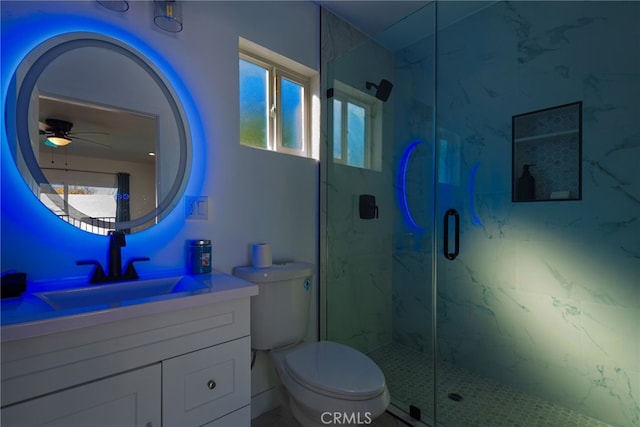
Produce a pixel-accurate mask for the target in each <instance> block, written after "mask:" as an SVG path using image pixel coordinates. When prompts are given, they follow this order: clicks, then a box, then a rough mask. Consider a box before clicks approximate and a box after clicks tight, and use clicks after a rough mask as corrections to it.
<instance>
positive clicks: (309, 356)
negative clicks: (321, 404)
mask: <svg viewBox="0 0 640 427" xmlns="http://www.w3.org/2000/svg"><path fill="white" fill-rule="evenodd" d="M284 369H285V370H286V371H287V373H288V374H289V376H290V377H291V378H292V379H293V380H295V381H296V382H297V383H298V384H300V385H301V386H303V387H305V388H307V389H309V390H311V391H314V392H316V393H319V394H321V395H324V396H328V397H333V398H337V399H343V400H368V399H372V398H375V397H376V396H379V395H380V394H382V393H383V392H384V391H385V390H386V385H385V380H384V374H383V373H382V371H381V370H380V368H379V367H378V366H377V365H376V364H375V363H374V362H373V360H371V359H370V358H369V357H368V356H366V355H365V354H363V353H361V352H359V351H357V350H354V349H353V348H351V347H348V346H346V345H343V344H339V343H334V342H328V341H320V342H316V343H312V344H308V345H305V346H302V347H299V348H296V349H293V350H291V351H290V352H288V353H287V354H286V355H285V357H284Z"/></svg>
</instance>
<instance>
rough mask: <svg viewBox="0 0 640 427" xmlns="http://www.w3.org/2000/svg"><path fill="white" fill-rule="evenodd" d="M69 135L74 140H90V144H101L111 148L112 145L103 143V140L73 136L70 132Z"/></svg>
mask: <svg viewBox="0 0 640 427" xmlns="http://www.w3.org/2000/svg"><path fill="white" fill-rule="evenodd" d="M69 136H70V137H71V138H72V139H73V140H74V141H75V140H79V141H84V142H88V143H89V144H95V145H100V146H101V147H104V148H111V146H110V145H107V144H103V143H101V142H97V141H92V140H90V139H86V138H81V137H79V136H73V135H71V134H70V135H69Z"/></svg>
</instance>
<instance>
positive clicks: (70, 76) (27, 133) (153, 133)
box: [7, 34, 190, 234]
mask: <svg viewBox="0 0 640 427" xmlns="http://www.w3.org/2000/svg"><path fill="white" fill-rule="evenodd" d="M14 82H15V86H16V92H17V94H16V97H15V98H12V97H11V96H7V103H8V104H7V107H12V106H11V105H10V104H9V103H10V102H11V101H10V100H11V99H15V100H16V108H15V118H14V120H15V131H16V136H17V140H16V141H15V144H16V145H17V146H18V147H19V149H18V150H12V152H14V153H16V163H17V167H18V169H19V170H20V171H21V173H22V175H23V177H24V179H25V181H26V182H27V184H28V186H29V188H31V190H32V191H33V193H34V194H35V195H36V196H37V197H38V198H39V199H40V200H41V201H42V202H43V204H44V205H45V206H46V207H48V208H49V209H50V210H51V211H52V212H53V213H55V214H56V215H58V216H59V217H60V218H61V219H63V220H65V221H67V222H69V223H71V224H73V225H76V226H77V227H79V228H82V229H84V230H86V231H89V232H92V233H98V234H106V233H108V231H109V230H113V229H118V230H123V231H125V232H136V231H140V230H144V229H146V228H148V227H150V226H152V225H154V224H155V223H157V222H158V221H159V220H160V219H161V218H162V217H163V216H164V215H166V214H167V213H168V212H169V211H170V210H171V208H173V207H174V206H175V205H176V203H177V201H178V200H179V197H180V196H181V192H182V190H183V188H184V184H185V181H186V171H187V166H188V163H189V162H188V158H189V152H190V150H189V145H188V144H187V142H188V139H187V138H188V134H187V131H186V128H185V123H184V113H183V111H182V109H181V105H180V103H179V100H177V99H176V97H175V95H174V92H173V90H172V88H171V87H170V86H169V85H168V84H167V83H166V82H165V80H164V77H163V76H161V75H160V74H159V73H158V72H156V69H155V67H154V66H153V64H150V63H148V62H147V60H146V59H145V58H142V57H141V56H140V55H139V54H138V53H136V52H133V51H132V50H130V49H129V48H128V47H127V46H124V45H122V44H121V43H119V42H117V41H114V40H111V39H108V38H105V37H103V36H97V35H95V36H94V35H91V37H87V35H86V34H82V35H73V34H68V35H65V36H59V37H58V38H55V39H51V40H49V41H48V42H45V43H44V44H43V45H41V46H39V47H38V48H36V49H34V50H33V51H32V52H31V53H30V54H29V55H28V56H27V57H26V58H25V59H24V60H23V62H22V63H21V65H20V66H19V68H18V70H17V71H16V74H15V76H14ZM7 110H9V108H7ZM55 137H59V138H62V139H61V140H56V139H55ZM9 143H10V144H11V141H9Z"/></svg>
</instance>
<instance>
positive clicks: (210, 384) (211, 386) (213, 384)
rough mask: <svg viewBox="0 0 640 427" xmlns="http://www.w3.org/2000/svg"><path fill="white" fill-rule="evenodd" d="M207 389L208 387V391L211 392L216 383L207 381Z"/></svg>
mask: <svg viewBox="0 0 640 427" xmlns="http://www.w3.org/2000/svg"><path fill="white" fill-rule="evenodd" d="M207 387H209V390H213V389H214V388H216V382H215V381H214V380H209V382H208V383H207Z"/></svg>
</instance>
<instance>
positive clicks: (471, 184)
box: [469, 162, 482, 226]
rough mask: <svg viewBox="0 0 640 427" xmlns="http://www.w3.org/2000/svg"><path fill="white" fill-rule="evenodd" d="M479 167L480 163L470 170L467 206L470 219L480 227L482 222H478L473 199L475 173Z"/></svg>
mask: <svg viewBox="0 0 640 427" xmlns="http://www.w3.org/2000/svg"><path fill="white" fill-rule="evenodd" d="M479 167H480V163H478V162H476V163H474V164H473V167H472V168H471V178H470V179H469V206H470V207H471V219H472V221H473V223H474V224H476V225H480V226H481V225H482V221H480V218H479V217H478V215H477V214H476V202H475V198H474V194H475V187H476V173H477V172H478V168H479Z"/></svg>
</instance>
